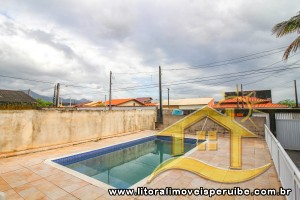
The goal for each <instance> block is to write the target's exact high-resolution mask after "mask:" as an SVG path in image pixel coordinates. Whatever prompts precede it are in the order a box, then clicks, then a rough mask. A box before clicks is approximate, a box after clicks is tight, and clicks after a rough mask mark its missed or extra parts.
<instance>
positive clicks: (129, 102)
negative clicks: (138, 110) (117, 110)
mask: <svg viewBox="0 0 300 200" xmlns="http://www.w3.org/2000/svg"><path fill="white" fill-rule="evenodd" d="M104 104H105V105H106V106H109V100H108V101H106V102H105V103H104ZM111 106H120V107H122V106H124V107H135V106H145V104H144V103H142V102H140V101H138V100H136V99H133V98H128V99H112V100H111Z"/></svg>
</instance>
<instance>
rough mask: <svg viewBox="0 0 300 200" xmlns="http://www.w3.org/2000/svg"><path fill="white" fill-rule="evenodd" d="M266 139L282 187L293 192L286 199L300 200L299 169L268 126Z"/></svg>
mask: <svg viewBox="0 0 300 200" xmlns="http://www.w3.org/2000/svg"><path fill="white" fill-rule="evenodd" d="M265 139H266V142H267V145H268V147H269V150H270V153H271V156H272V159H273V162H274V165H275V168H276V171H277V174H278V177H279V179H280V181H281V184H282V187H283V188H285V189H292V192H291V193H290V195H289V196H287V197H286V198H287V199H288V200H299V199H300V172H299V170H298V168H297V167H296V165H295V164H294V163H293V161H292V160H291V159H290V157H289V156H288V154H287V153H286V152H285V150H284V149H283V147H282V146H281V145H280V143H279V142H278V140H277V139H276V138H275V137H274V135H273V134H272V132H271V131H270V130H269V128H268V127H267V126H266V125H265Z"/></svg>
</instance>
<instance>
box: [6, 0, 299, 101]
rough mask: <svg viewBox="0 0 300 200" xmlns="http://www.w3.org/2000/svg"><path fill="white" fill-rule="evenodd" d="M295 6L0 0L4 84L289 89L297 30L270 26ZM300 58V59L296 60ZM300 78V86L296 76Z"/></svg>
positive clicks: (83, 88)
mask: <svg viewBox="0 0 300 200" xmlns="http://www.w3.org/2000/svg"><path fill="white" fill-rule="evenodd" d="M299 11H300V7H299V0H289V1H286V0H276V1H274V0H264V1H262V0H252V1H237V0H235V1H233V0H223V1H221V0H215V1H211V0H202V1H196V0H164V1H159V0H157V1H156V0H151V1H148V0H142V1H141V0H136V1H134V0H128V1H127V0H114V1H111V0H88V1H81V0H51V1H36V0H26V1H19V0H2V1H1V2H0V89H11V90H19V89H21V90H27V89H31V90H33V91H35V92H37V93H39V94H43V95H48V96H51V95H52V94H53V87H54V84H55V83H61V84H62V86H61V95H62V97H64V98H70V97H71V98H77V99H80V98H87V99H91V100H99V99H100V100H104V96H105V95H107V96H108V86H109V73H110V71H112V74H113V79H112V88H113V89H112V90H113V98H127V97H141V96H151V97H153V99H158V66H161V68H162V82H163V97H164V98H166V97H167V88H170V98H172V99H176V98H193V97H214V98H215V99H216V100H220V99H221V98H222V95H223V93H224V92H225V91H233V90H235V87H236V84H241V83H242V84H243V87H244V90H261V89H272V96H273V100H274V101H275V102H277V101H279V100H282V99H287V98H294V90H293V80H294V79H298V82H299V83H300V69H298V68H297V67H299V68H300V53H299V54H295V55H292V57H291V58H290V59H289V61H288V62H286V63H284V62H282V61H281V60H282V55H283V51H284V47H286V46H287V45H288V44H289V43H290V42H291V41H292V40H293V39H294V38H295V37H296V35H291V36H287V37H284V38H276V37H275V36H274V35H272V32H271V29H272V27H273V26H274V25H275V24H276V23H278V22H281V21H284V20H287V19H289V18H290V17H292V16H294V15H296V14H297V13H298V12H299ZM297 62H298V63H297ZM298 87H300V85H298Z"/></svg>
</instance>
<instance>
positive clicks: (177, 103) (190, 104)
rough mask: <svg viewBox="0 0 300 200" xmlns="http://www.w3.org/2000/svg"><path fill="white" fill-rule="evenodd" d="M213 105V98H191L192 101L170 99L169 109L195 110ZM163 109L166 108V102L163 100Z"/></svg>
mask: <svg viewBox="0 0 300 200" xmlns="http://www.w3.org/2000/svg"><path fill="white" fill-rule="evenodd" d="M213 104H214V99H213V98H192V99H170V101H169V105H170V106H169V107H170V108H171V109H181V110H195V109H199V108H202V107H203V106H206V105H209V106H212V105H213ZM163 108H168V100H163Z"/></svg>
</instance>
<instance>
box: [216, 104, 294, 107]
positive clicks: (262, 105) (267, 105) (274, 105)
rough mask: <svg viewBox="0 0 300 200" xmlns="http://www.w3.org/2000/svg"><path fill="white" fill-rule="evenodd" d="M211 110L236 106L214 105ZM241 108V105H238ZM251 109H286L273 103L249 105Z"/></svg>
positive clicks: (245, 105) (234, 105)
mask: <svg viewBox="0 0 300 200" xmlns="http://www.w3.org/2000/svg"><path fill="white" fill-rule="evenodd" d="M212 107H213V108H237V104H223V103H222V104H215V105H212ZM239 108H242V105H241V104H240V105H239ZM244 108H248V105H247V104H244ZM251 108H288V106H286V105H281V104H275V103H257V104H251Z"/></svg>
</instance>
